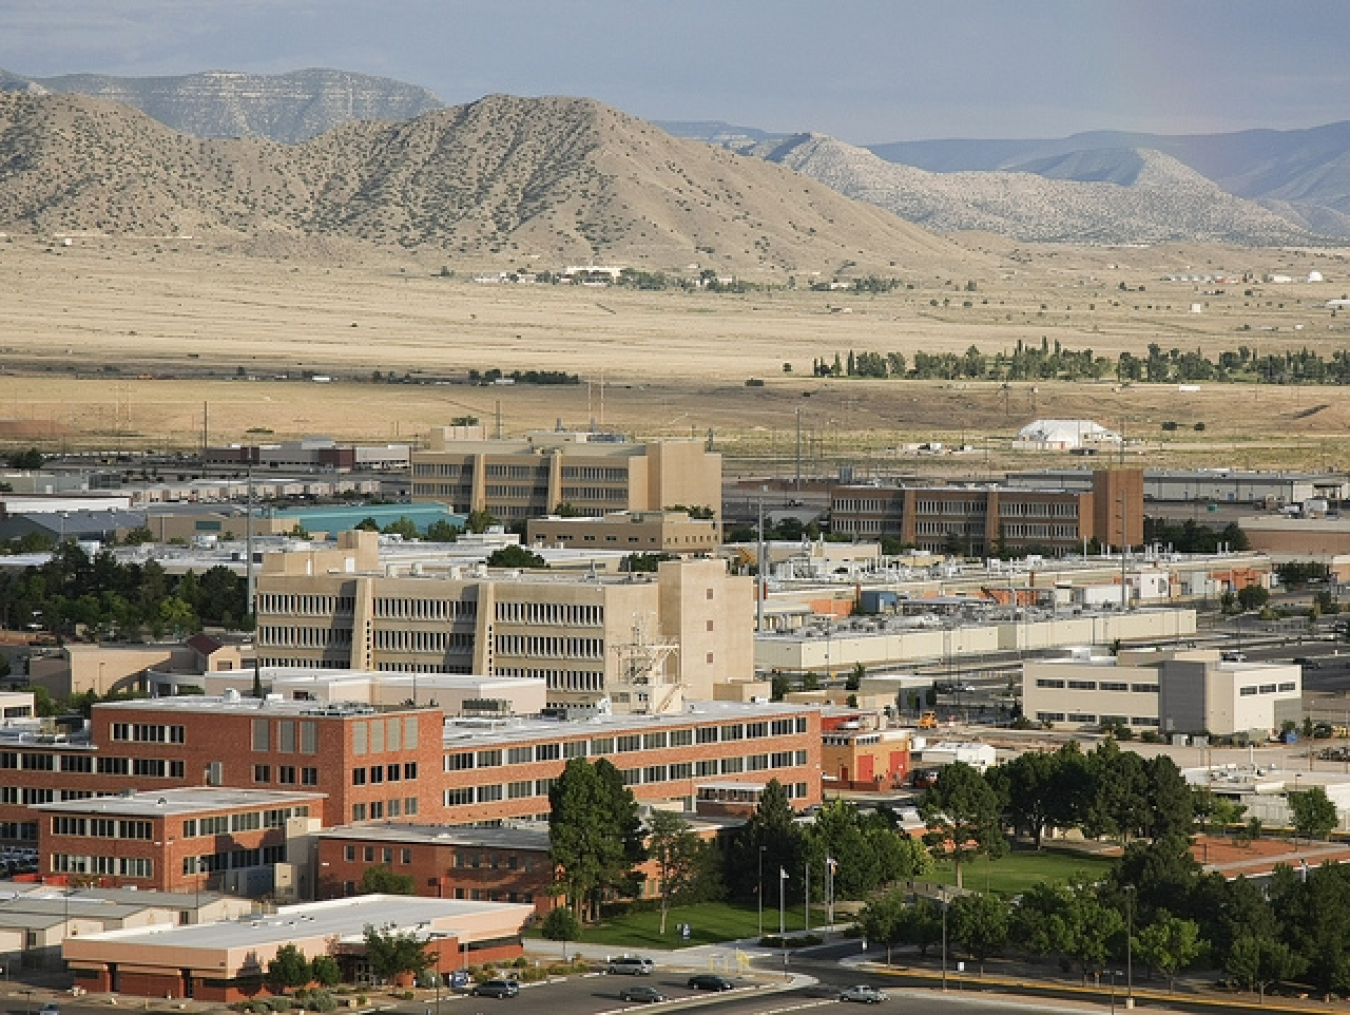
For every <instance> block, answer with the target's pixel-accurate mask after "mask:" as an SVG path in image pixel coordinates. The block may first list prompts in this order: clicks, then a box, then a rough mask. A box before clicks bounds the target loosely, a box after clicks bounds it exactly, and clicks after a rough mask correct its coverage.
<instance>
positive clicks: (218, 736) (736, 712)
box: [0, 695, 821, 892]
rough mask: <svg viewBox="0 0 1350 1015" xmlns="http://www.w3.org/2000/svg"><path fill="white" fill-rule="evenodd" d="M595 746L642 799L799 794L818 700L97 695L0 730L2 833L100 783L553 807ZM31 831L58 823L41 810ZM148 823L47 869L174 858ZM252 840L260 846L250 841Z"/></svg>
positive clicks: (377, 813) (358, 803) (535, 809)
mask: <svg viewBox="0 0 1350 1015" xmlns="http://www.w3.org/2000/svg"><path fill="white" fill-rule="evenodd" d="M600 757H604V758H607V759H608V760H609V761H611V762H612V763H613V764H614V765H615V766H616V767H617V768H618V769H619V770H620V771H621V772H622V773H623V777H624V781H625V783H626V784H627V785H628V786H629V787H630V788H631V789H632V791H633V795H634V796H635V797H636V798H637V800H638V801H639V802H642V803H662V804H667V805H674V806H678V807H682V808H683V809H684V810H685V811H687V812H690V813H693V812H694V810H695V807H696V802H697V801H698V798H699V787H700V786H704V785H706V784H709V783H714V782H720V783H728V782H730V783H744V784H746V785H747V786H754V785H762V784H764V783H767V782H768V781H769V779H770V778H776V779H778V781H779V782H780V783H782V784H783V786H784V787H785V789H786V791H787V795H788V797H789V799H790V800H791V801H792V802H793V805H794V806H795V807H797V808H799V809H801V808H806V807H809V806H811V805H813V804H816V803H819V802H820V780H821V731H820V713H819V711H818V710H817V709H815V708H812V707H807V706H799V705H789V704H768V703H742V702H731V701H728V702H721V701H714V702H698V703H694V704H691V705H690V706H689V707H688V709H687V710H686V711H682V712H678V713H672V714H668V715H605V714H599V715H594V716H592V717H590V718H588V719H586V720H584V721H559V720H551V719H543V718H528V717H504V718H494V719H458V720H453V721H450V722H447V721H446V720H445V718H444V714H443V713H442V711H441V710H440V709H439V708H436V707H424V708H395V709H386V710H377V709H376V708H373V707H370V706H366V705H344V704H327V705H324V704H317V703H315V702H302V701H280V700H273V699H267V700H264V701H258V700H256V699H249V698H241V697H239V696H238V695H227V696H225V697H223V698H207V697H202V696H190V697H176V698H155V699H148V700H140V701H128V702H116V703H109V704H104V705H99V706H96V707H95V709H94V718H93V720H92V722H91V723H90V728H89V730H88V731H86V732H84V733H81V734H75V735H72V736H71V737H68V738H57V737H52V736H46V737H36V736H32V735H31V734H30V735H26V736H24V737H19V738H9V739H0V835H2V836H3V838H4V839H8V840H10V841H18V842H27V843H29V844H30V845H31V844H35V843H36V842H37V840H38V839H39V822H38V817H37V812H35V811H34V809H33V808H35V807H37V806H42V805H55V806H56V810H57V812H58V813H60V814H65V815H69V814H72V813H73V811H72V810H71V806H70V805H73V804H78V803H81V802H86V803H87V802H90V801H92V802H93V803H94V804H98V803H99V802H100V801H99V799H98V798H101V797H106V796H108V795H115V794H119V793H124V792H127V791H134V792H136V793H137V794H139V795H140V796H141V797H149V798H153V799H156V800H157V799H158V798H159V797H160V796H165V793H166V791H168V790H172V789H186V788H189V787H197V788H198V789H200V788H203V787H210V788H218V789H225V788H233V789H248V790H261V791H269V792H273V793H277V794H281V795H282V796H285V795H287V794H292V795H297V794H298V795H299V796H304V795H305V794H315V796H314V798H313V801H312V803H309V804H305V805H297V806H308V807H309V808H310V810H309V816H310V817H313V818H318V819H319V820H320V821H321V823H322V826H323V827H332V826H338V825H381V824H384V823H408V824H437V825H447V826H449V825H468V824H483V823H498V822H501V821H505V820H510V819H516V820H519V819H539V818H543V819H547V816H548V810H549V804H548V793H549V789H550V788H551V787H552V785H553V781H554V780H555V779H557V777H558V776H559V774H561V772H562V770H563V767H564V766H565V765H566V764H567V762H568V761H569V760H570V759H572V758H590V759H595V758H600ZM297 798H298V797H297ZM166 799H167V798H166ZM202 805H203V806H210V805H209V804H206V803H204V802H203V803H202ZM279 806H280V805H279ZM86 813H87V812H86ZM128 820H130V819H128ZM136 820H141V819H139V818H137V819H136ZM230 821H231V823H232V822H233V816H232V814H231V815H230ZM140 831H141V829H139V828H138V829H137V835H139V834H140ZM41 833H42V837H43V838H44V839H45V838H46V837H47V836H49V835H51V834H53V832H52V829H51V827H50V824H49V823H48V825H47V827H45V828H42V829H41ZM150 836H151V837H150V839H149V840H148V841H149V842H151V843H153V842H161V843H167V842H168V841H169V839H174V840H175V850H176V852H174V853H173V854H172V855H169V854H165V855H162V856H151V855H150V854H149V853H147V852H144V851H143V850H142V848H141V847H140V846H137V847H136V849H137V851H136V852H135V853H134V854H133V853H130V852H128V853H125V854H122V853H118V854H109V853H98V854H95V853H94V852H92V851H90V850H89V849H88V848H86V847H87V845H88V844H87V843H86V844H84V846H81V847H80V848H79V849H76V847H75V846H74V845H70V844H63V845H62V846H61V848H52V847H51V846H50V845H44V851H43V857H44V866H43V873H44V874H53V875H55V874H61V875H64V874H66V873H70V872H69V871H67V870H64V869H63V870H57V869H55V868H53V867H52V866H51V865H52V863H54V862H55V861H54V860H53V857H55V856H56V855H58V854H60V855H72V856H76V855H78V856H87V857H93V856H95V855H97V856H99V857H103V858H104V859H102V860H100V861H99V862H100V863H103V864H105V866H106V865H108V864H111V865H112V870H111V871H108V872H106V873H104V872H99V871H90V873H103V874H104V876H109V877H111V876H122V875H123V873H124V869H126V865H124V864H122V863H121V861H120V859H112V857H114V856H116V857H122V856H125V857H126V858H127V859H130V858H132V857H133V856H135V857H136V858H137V859H145V860H158V861H159V863H161V864H163V863H169V864H173V865H179V866H181V861H182V856H183V854H182V850H184V849H186V848H187V847H184V846H182V845H181V843H179V842H178V841H177V840H179V839H180V838H182V835H181V833H176V832H174V830H173V829H172V828H171V827H169V826H168V825H164V826H158V825H154V826H152V829H151V831H150ZM114 838H115V839H118V840H120V838H121V837H120V836H117V837H114ZM138 841H141V842H144V841H147V840H138ZM255 845H256V848H259V849H261V848H264V846H263V845H261V844H253V843H250V844H249V845H248V846H247V847H245V848H246V849H248V850H252V849H254V848H255ZM267 845H268V846H271V845H273V843H271V842H270V841H269V842H268V843H267ZM220 851H221V850H218V849H215V848H213V849H212V850H211V851H209V855H210V856H215V854H216V853H217V852H220ZM225 852H229V850H225ZM196 855H199V856H201V855H208V853H207V851H205V850H203V851H199V852H198V853H197V854H196ZM268 855H269V856H272V855H274V854H272V853H269V854H268ZM91 862H92V861H91ZM208 862H209V863H210V864H217V863H218V862H219V861H218V860H211V861H208ZM290 862H293V863H306V862H307V861H306V860H304V859H302V858H294V859H293V860H292V861H290ZM329 862H330V863H332V861H331V860H330V861H329ZM137 869H138V870H139V869H141V868H137ZM210 873H211V876H210V877H208V878H207V883H206V884H204V885H203V886H202V887H204V888H217V887H219V886H220V884H221V883H222V882H221V879H220V878H217V877H215V875H216V874H217V873H218V870H217V869H216V868H212V870H211V872H210ZM314 876H316V877H318V879H319V881H326V880H331V875H330V877H329V878H324V877H322V876H320V875H319V872H317V871H316V872H314ZM428 876H430V875H428ZM346 880H348V878H346V877H342V878H338V879H337V881H338V883H344V882H345V881H346ZM190 884H191V885H195V879H194V880H193V881H192V882H190ZM511 890H513V889H507V891H508V892H509V891H511ZM517 891H519V890H517Z"/></svg>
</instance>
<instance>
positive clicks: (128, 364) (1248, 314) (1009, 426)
mask: <svg viewBox="0 0 1350 1015" xmlns="http://www.w3.org/2000/svg"><path fill="white" fill-rule="evenodd" d="M961 242H963V243H964V244H965V245H966V247H967V249H969V251H970V253H971V256H970V261H969V263H968V264H962V263H954V264H948V265H942V266H938V265H934V266H933V267H932V269H931V272H930V273H929V274H927V275H926V276H925V277H915V278H906V279H904V281H905V282H906V283H907V287H905V288H901V289H898V290H896V291H893V292H890V293H885V294H880V295H875V296H873V295H866V294H859V293H855V292H845V291H833V292H811V291H803V290H800V289H799V290H794V291H775V292H772V293H766V292H756V293H746V294H729V293H709V292H681V291H661V292H637V291H633V290H629V289H620V288H591V287H572V286H552V285H549V286H529V285H485V284H477V283H473V282H471V281H469V280H468V278H467V277H466V276H465V275H464V274H463V273H457V274H456V275H455V276H453V277H449V278H445V277H440V276H439V274H438V272H439V265H438V264H434V263H431V262H429V261H426V260H425V259H423V260H419V259H418V258H417V257H416V256H415V255H409V256H407V257H405V258H400V257H398V256H396V255H389V254H387V253H380V252H372V251H344V252H343V254H342V255H340V256H328V257H323V258H320V257H318V256H314V255H301V254H295V255H293V256H276V257H270V258H265V257H258V256H241V255H238V254H236V253H233V252H231V251H229V250H226V249H212V247H211V245H210V244H209V243H204V242H197V241H193V240H187V239H178V240H168V239H165V240H159V241H153V240H131V239H108V238H101V237H74V238H72V240H71V243H70V245H69V246H65V245H63V244H62V243H60V242H52V241H44V240H38V239H35V238H32V237H21V236H14V237H10V238H7V239H0V370H3V373H0V446H9V447H13V446H19V445H23V446H26V445H27V444H30V443H36V444H37V445H39V446H41V447H44V448H46V449H49V450H59V449H62V448H64V449H72V450H73V449H77V448H79V449H91V448H97V449H110V448H125V449H140V448H144V447H157V448H158V447H171V448H194V447H198V446H200V443H201V440H202V437H203V430H204V428H205V432H206V435H207V437H208V439H209V440H210V441H211V443H213V444H217V443H227V442H238V441H258V440H281V439H289V438H295V437H299V436H303V435H307V434H327V435H330V436H333V437H335V438H339V439H343V440H362V441H393V440H400V441H407V440H416V439H417V438H418V437H419V436H421V435H422V434H424V433H425V432H426V430H427V428H428V427H430V426H433V425H437V424H443V423H447V422H449V421H450V420H451V419H453V418H454V417H459V416H465V415H472V416H478V417H480V418H481V419H482V420H483V422H484V423H486V424H488V426H489V428H490V430H492V431H495V430H496V429H497V426H498V421H499V420H500V427H501V432H502V433H503V434H504V435H507V436H516V435H520V434H522V433H524V432H525V431H527V430H531V429H539V428H552V427H554V426H556V425H558V424H562V425H563V426H568V427H587V426H591V425H594V426H597V427H603V428H606V429H614V430H619V431H623V432H625V433H628V434H631V435H633V436H636V437H643V438H649V437H661V436H665V437H676V436H684V437H688V436H697V437H700V438H708V437H709V435H710V434H711V440H712V441H713V444H714V446H715V447H716V448H718V449H719V450H721V451H723V452H724V453H725V454H726V455H727V456H728V472H729V473H730V474H732V475H735V474H737V473H745V474H757V473H764V472H777V473H780V474H781V473H784V472H785V471H787V470H790V469H791V468H792V467H793V463H794V462H795V456H796V454H797V447H798V443H797V434H798V421H799V420H800V425H801V434H802V438H801V440H802V447H803V454H804V457H805V459H806V460H807V462H808V464H809V467H810V469H811V470H812V471H813V472H818V473H820V474H830V473H833V472H836V471H837V468H838V466H839V465H841V464H851V465H853V466H854V469H855V474H856V475H858V476H860V477H861V476H866V475H887V474H894V473H898V472H906V473H913V472H920V473H922V472H925V471H930V472H943V473H952V472H956V473H962V472H965V473H969V474H972V475H976V474H983V473H984V472H985V471H986V470H996V469H1002V468H1012V467H1017V468H1022V467H1033V466H1049V465H1061V466H1068V465H1071V464H1082V462H1081V460H1079V459H1068V458H1066V457H1065V456H1062V455H1037V454H1013V453H1012V452H1011V450H1010V449H1009V447H1008V445H1009V444H1010V442H1011V439H1012V436H1013V434H1015V432H1016V431H1017V429H1018V428H1019V427H1021V426H1023V425H1025V424H1026V423H1027V422H1029V421H1031V420H1033V419H1036V418H1044V417H1055V418H1087V419H1094V420H1096V421H1097V422H1099V423H1101V424H1103V425H1106V426H1110V427H1113V428H1118V427H1121V426H1124V427H1125V429H1126V432H1127V434H1128V436H1129V437H1130V438H1131V441H1132V442H1134V441H1137V442H1139V443H1137V444H1132V447H1131V451H1130V455H1129V460H1130V461H1131V463H1133V464H1149V465H1171V466H1187V467H1199V466H1233V467H1245V468H1313V469H1322V468H1344V467H1345V466H1346V465H1347V464H1350V463H1348V462H1347V456H1346V455H1345V453H1344V437H1345V434H1346V431H1347V425H1348V424H1350V388H1340V387H1314V386H1299V387H1278V386H1267V385H1254V384H1239V385H1214V384H1205V385H1201V386H1200V389H1199V390H1198V391H1194V392H1183V391H1181V390H1179V388H1178V386H1177V385H1175V384H1171V385H1148V384H1135V385H1131V386H1124V387H1122V386H1120V385H1118V384H1116V383H1115V381H1114V377H1109V378H1107V379H1106V380H1103V381H1101V382H1094V383H1065V382H1045V381H1042V382H1038V383H1031V382H1017V383H1014V384H1012V385H1010V386H1008V387H1005V386H1003V385H1001V384H999V383H994V382H974V381H972V382H914V381H899V380H871V381H864V380H850V379H843V378H840V379H828V378H827V379H821V378H815V377H812V376H811V369H812V364H813V361H814V360H816V359H817V358H820V359H824V360H826V361H832V360H833V358H834V356H835V355H836V354H839V355H840V356H841V357H843V358H845V359H846V358H847V355H848V352H849V350H855V351H859V352H861V351H872V352H881V353H888V352H899V353H901V354H903V355H905V356H906V358H907V359H908V360H910V361H912V360H913V356H914V353H915V352H916V351H922V352H934V353H936V352H956V353H958V354H960V353H964V352H965V351H966V349H967V348H969V347H970V346H972V345H973V346H976V347H978V348H979V349H980V350H981V351H982V352H985V353H990V354H992V353H996V352H1000V351H1005V352H1006V351H1010V350H1011V349H1012V348H1013V347H1014V346H1015V345H1016V343H1017V342H1019V341H1021V342H1024V343H1030V344H1035V345H1038V346H1039V345H1040V344H1041V343H1042V341H1043V340H1044V341H1046V342H1048V343H1049V344H1050V345H1052V346H1053V344H1054V343H1056V342H1059V343H1061V344H1062V345H1063V346H1064V348H1066V349H1072V350H1082V349H1089V348H1090V349H1092V350H1094V351H1095V352H1096V353H1097V354H1098V355H1104V356H1108V357H1110V358H1111V359H1112V360H1114V359H1115V357H1116V356H1117V355H1118V354H1119V353H1120V352H1122V351H1129V352H1131V353H1133V354H1135V355H1137V356H1146V355H1147V347H1148V345H1149V344H1150V343H1157V344H1158V345H1159V346H1160V347H1161V348H1162V349H1163V350H1164V351H1167V350H1170V349H1174V348H1175V349H1179V350H1181V351H1182V352H1187V351H1193V350H1199V351H1201V352H1202V353H1204V354H1206V355H1208V356H1210V357H1211V358H1214V357H1217V355H1218V353H1219V352H1221V351H1224V350H1233V349H1237V348H1238V346H1240V345H1245V346H1247V347H1248V348H1249V349H1252V350H1254V351H1255V352H1256V353H1258V354H1260V355H1265V354H1267V353H1272V352H1283V351H1284V350H1286V349H1303V348H1307V349H1310V350H1313V351H1315V352H1318V353H1319V354H1320V355H1322V356H1323V358H1326V359H1330V358H1331V356H1332V355H1333V354H1334V353H1335V352H1337V351H1340V350H1347V349H1350V316H1345V315H1344V314H1341V315H1338V314H1336V313H1333V312H1332V311H1331V310H1328V309H1327V308H1326V306H1325V303H1326V301H1327V300H1328V299H1332V298H1338V297H1341V296H1342V295H1344V293H1343V291H1342V290H1350V262H1347V259H1346V255H1345V252H1343V251H1326V250H1316V251H1253V250H1237V249H1230V248H1191V247H1183V246H1169V247H1154V248H1123V249H1122V248H1076V247H1052V246H1044V247H1041V246H1020V247H1019V246H1017V245H1015V244H1012V243H1010V242H1007V241H1003V240H998V239H995V238H991V237H978V238H965V239H964V240H962V241H961ZM991 263H997V264H998V265H1000V267H998V268H997V269H994V270H991V269H990V267H989V265H990V264H991ZM1313 269H1315V270H1318V271H1320V272H1322V273H1323V274H1324V275H1325V277H1326V278H1327V279H1328V281H1327V282H1325V283H1321V284H1306V283H1293V284H1283V285H1277V284H1260V283H1239V284H1222V283H1212V282H1189V281H1188V282H1165V281H1163V276H1164V275H1166V274H1173V273H1195V274H1201V273H1203V274H1228V273H1235V274H1240V273H1243V272H1251V273H1254V274H1255V276H1256V277H1257V278H1259V277H1261V275H1263V274H1264V273H1266V272H1269V271H1280V272H1287V273H1288V274H1291V275H1292V276H1293V277H1295V278H1303V277H1306V276H1307V272H1308V271H1309V270H1313ZM970 282H973V283H974V288H973V290H971V289H968V288H967V284H968V283H970ZM1122 283H1123V284H1124V286H1125V288H1124V289H1122V288H1121V285H1122ZM910 286H912V288H911V287H910ZM1216 290H1221V292H1219V291H1216ZM1196 306H1198V311H1197V310H1195V309H1194V308H1195V307H1196ZM789 366H790V368H791V372H790V373H789V372H786V368H787V367H789ZM492 368H500V369H502V370H504V371H507V372H510V371H512V370H530V369H536V370H560V371H566V372H568V373H574V374H578V375H580V377H581V378H582V383H581V384H579V385H569V386H533V385H523V384H518V385H513V386H489V387H482V386H472V385H469V384H467V383H466V381H465V378H466V374H467V372H468V371H469V370H470V369H477V370H483V371H486V370H489V369H492ZM376 371H378V372H379V373H380V374H381V376H382V377H387V376H388V375H390V374H392V375H394V376H395V377H397V378H400V379H402V378H405V377H406V378H407V379H409V380H411V381H416V382H422V383H407V384H404V383H397V384H390V383H388V382H387V381H384V380H382V381H380V382H378V383H377V382H375V381H373V380H372V378H373V377H374V374H375V372H376ZM308 374H318V375H322V376H326V377H330V378H332V381H331V383H315V382H313V381H307V380H301V379H300V378H303V377H305V376H306V375H308ZM283 378H289V379H283ZM751 378H755V379H759V380H762V381H763V382H764V384H763V386H762V387H761V386H755V387H747V386H746V384H745V382H746V381H747V380H748V379H751ZM1164 421H1172V422H1176V423H1177V424H1178V427H1177V429H1176V430H1174V431H1169V432H1164V431H1163V430H1162V429H1161V424H1162V422H1164ZM1196 424H1203V428H1202V429H1201V430H1197V429H1196V428H1195V425H1196ZM920 441H940V442H942V443H944V444H946V445H949V446H950V445H957V446H959V445H962V444H966V445H970V446H971V447H972V448H973V449H974V450H973V451H969V452H966V453H965V454H964V455H956V456H937V457H934V456H927V457H919V456H915V455H913V454H909V453H906V452H905V450H904V448H905V445H907V444H912V443H914V442H920Z"/></svg>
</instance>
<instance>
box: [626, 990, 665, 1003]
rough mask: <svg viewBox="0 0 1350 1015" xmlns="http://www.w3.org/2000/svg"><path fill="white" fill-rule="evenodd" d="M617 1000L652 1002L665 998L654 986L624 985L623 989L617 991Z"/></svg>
mask: <svg viewBox="0 0 1350 1015" xmlns="http://www.w3.org/2000/svg"><path fill="white" fill-rule="evenodd" d="M619 1000H620V1001H640V1002H641V1003H642V1004H652V1003H654V1002H656V1001H665V1000H667V998H666V995H665V994H662V993H661V992H660V991H659V990H657V989H656V988H655V987H624V988H623V990H621V991H619Z"/></svg>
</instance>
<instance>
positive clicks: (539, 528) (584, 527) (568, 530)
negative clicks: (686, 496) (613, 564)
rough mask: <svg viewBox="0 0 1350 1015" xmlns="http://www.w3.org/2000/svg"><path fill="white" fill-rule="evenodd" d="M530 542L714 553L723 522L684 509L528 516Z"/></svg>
mask: <svg viewBox="0 0 1350 1015" xmlns="http://www.w3.org/2000/svg"><path fill="white" fill-rule="evenodd" d="M525 533H526V541H527V542H528V543H529V544H530V545H531V546H543V547H550V546H556V547H565V548H567V549H577V550H625V551H627V552H629V553H679V554H693V553H714V552H716V550H717V548H718V547H719V546H721V544H722V523H721V522H720V521H718V520H717V519H716V518H692V517H690V516H689V515H688V514H686V513H685V512H683V511H615V512H613V513H612V514H607V515H605V516H603V517H601V518H593V517H591V518H583V517H572V518H563V517H561V516H559V515H549V516H548V517H546V518H531V519H530V521H529V522H528V523H527V525H526V528H525Z"/></svg>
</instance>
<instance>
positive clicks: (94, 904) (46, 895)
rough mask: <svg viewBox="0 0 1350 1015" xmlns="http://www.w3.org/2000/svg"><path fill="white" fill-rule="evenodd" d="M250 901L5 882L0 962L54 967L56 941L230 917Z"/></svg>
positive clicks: (247, 909)
mask: <svg viewBox="0 0 1350 1015" xmlns="http://www.w3.org/2000/svg"><path fill="white" fill-rule="evenodd" d="M253 908H254V904H253V902H252V901H251V900H249V899H245V898H240V897H238V896H234V895H219V894H217V893H215V892H192V893H185V894H173V893H170V892H145V891H133V890H131V889H125V888H111V889H110V888H88V887H80V886H75V885H71V884H69V883H68V882H65V879H52V881H51V882H49V883H41V884H23V883H21V882H10V883H9V884H8V886H7V892H6V894H5V896H4V898H0V963H3V964H4V966H5V967H6V969H8V970H11V971H12V974H13V975H17V970H18V967H20V966H22V967H23V968H26V969H32V968H35V967H46V966H54V965H56V964H57V963H58V962H59V961H60V954H61V951H60V950H61V945H62V942H64V941H66V940H67V939H69V938H73V937H81V936H87V935H89V934H101V933H103V932H105V931H111V930H125V929H139V928H144V927H153V926H172V925H175V924H193V923H204V922H207V921H215V920H232V919H235V918H237V917H240V916H244V915H246V914H249V913H251V912H252V911H253Z"/></svg>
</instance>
